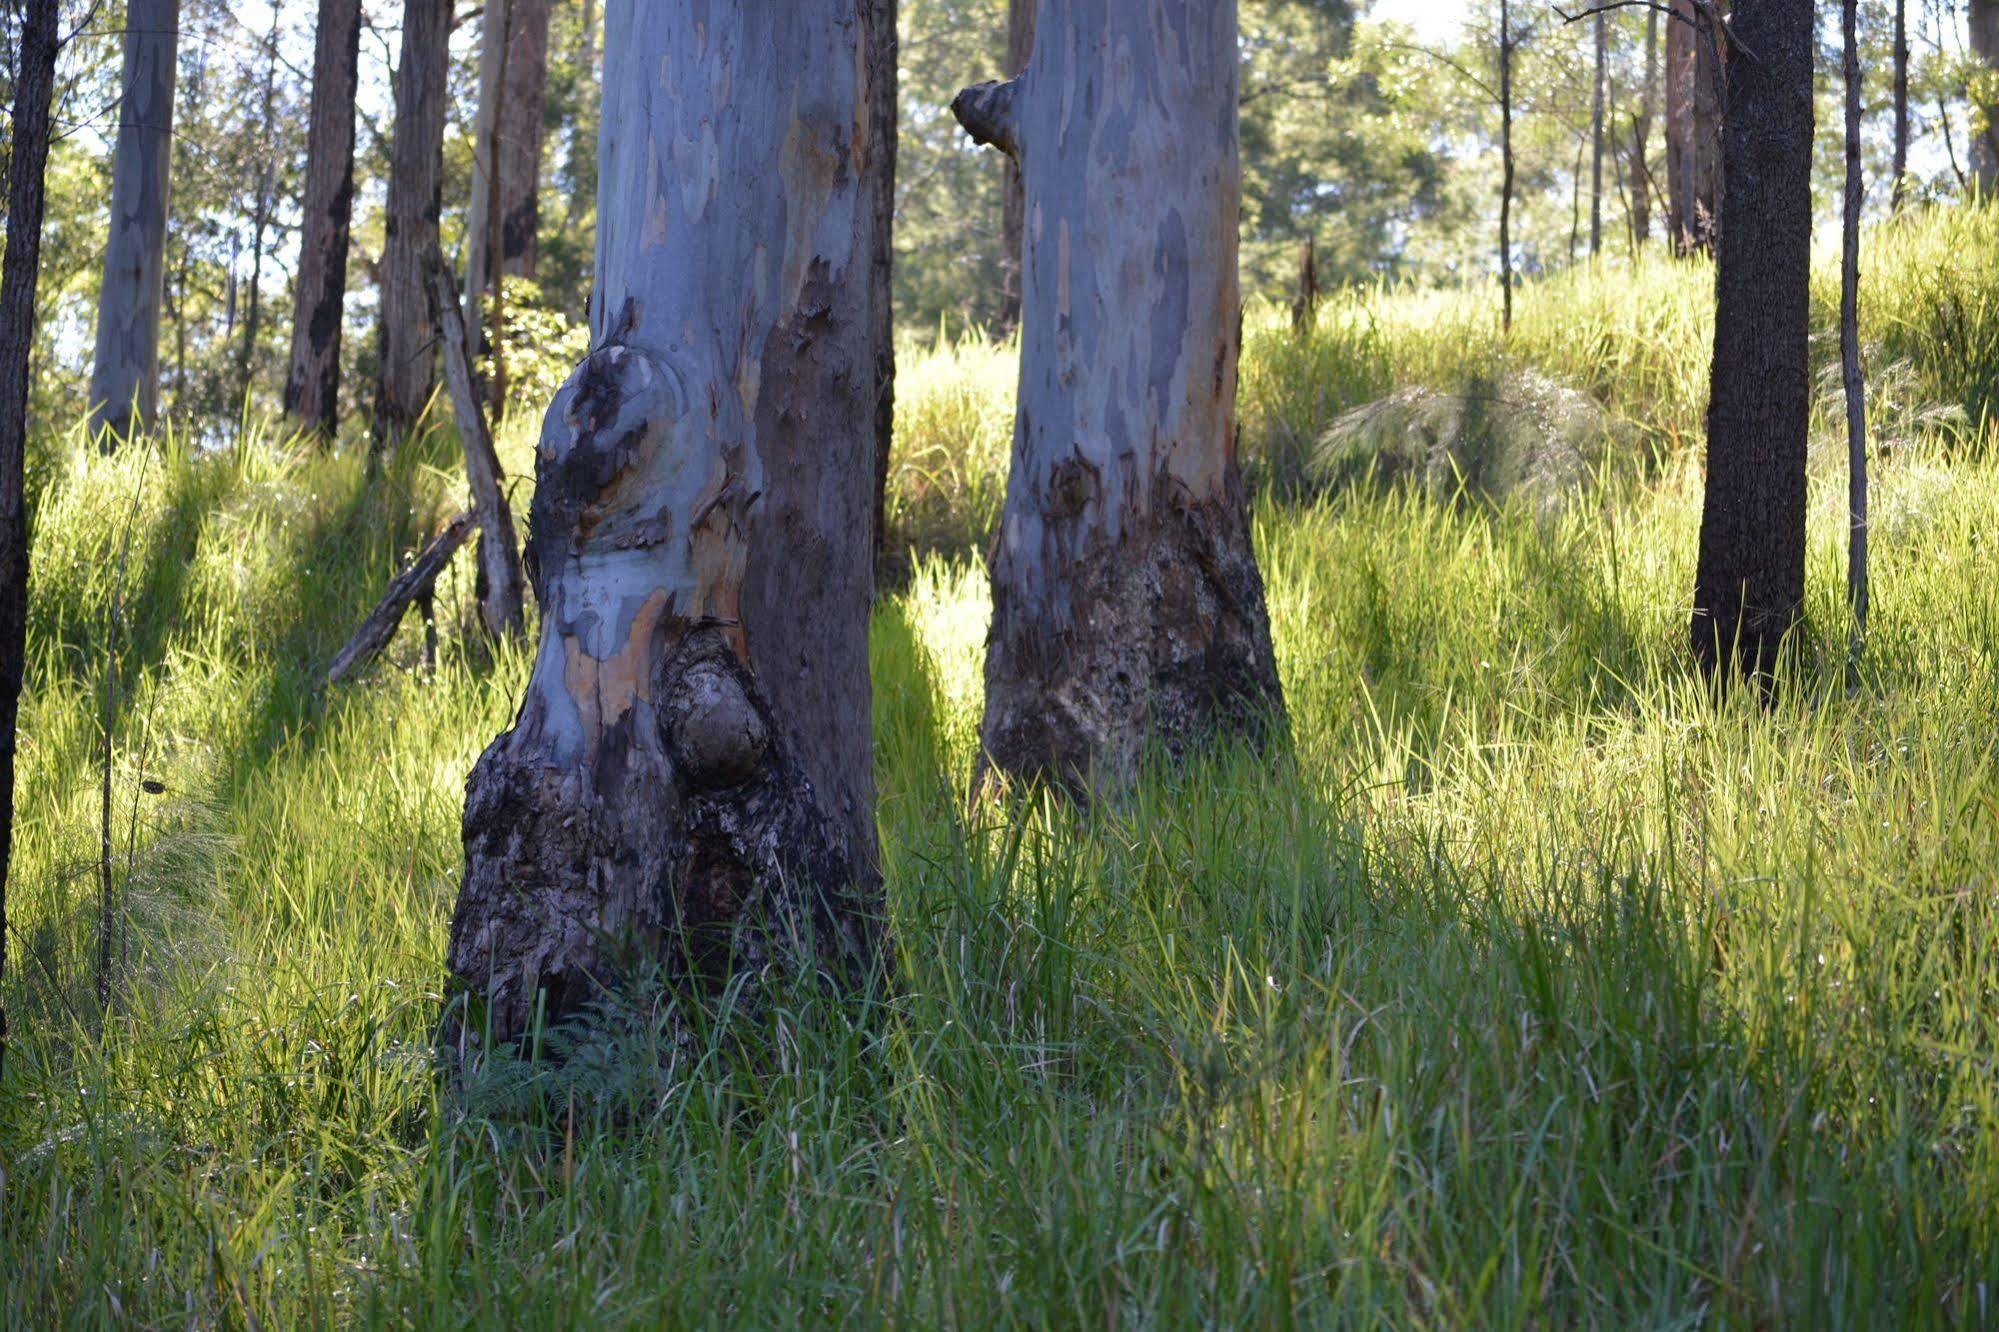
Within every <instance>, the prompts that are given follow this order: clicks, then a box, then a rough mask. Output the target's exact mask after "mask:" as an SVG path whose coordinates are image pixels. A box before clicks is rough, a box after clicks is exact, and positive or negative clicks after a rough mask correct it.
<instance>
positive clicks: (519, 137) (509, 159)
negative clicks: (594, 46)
mask: <svg viewBox="0 0 1999 1332" xmlns="http://www.w3.org/2000/svg"><path fill="white" fill-rule="evenodd" d="M502 79H503V83H502V86H503V88H504V96H502V97H501V99H500V111H499V118H498V123H497V124H496V125H495V126H494V132H495V133H496V134H497V135H498V153H497V155H498V158H499V163H498V170H497V171H496V172H495V173H494V190H495V196H496V198H497V200H498V204H499V210H500V216H499V233H500V244H499V254H498V256H497V266H498V268H499V271H500V273H501V275H502V276H505V277H525V278H531V277H533V276H535V273H536V270H537V267H538V264H539V259H540V244H541V144H542V113H543V110H544V108H545V107H546V106H547V104H548V0H509V8H508V18H507V60H506V68H505V69H504V70H503V71H502Z"/></svg>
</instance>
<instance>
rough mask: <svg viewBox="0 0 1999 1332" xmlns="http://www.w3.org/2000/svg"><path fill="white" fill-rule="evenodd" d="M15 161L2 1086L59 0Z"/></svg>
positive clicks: (1, 373)
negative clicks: (32, 365) (30, 453)
mask: <svg viewBox="0 0 1999 1332" xmlns="http://www.w3.org/2000/svg"><path fill="white" fill-rule="evenodd" d="M23 8H24V10H25V12H24V13H23V14H22V16H21V50H20V62H19V64H18V65H17V66H16V68H15V71H14V114H13V120H12V122H11V123H10V124H9V125H8V129H9V130H10V131H11V135H12V138H11V142H10V143H9V149H10V151H9V155H8V161H7V177H8V181H7V249H6V255H5V257H4V258H0V1087H4V1086H5V1083H6V1069H7V1009H6V990H5V983H6V979H7V873H8V867H9V865H10V864H11V862H12V860H13V854H14V756H15V751H16V735H17V733H18V730H19V722H20V711H21V683H22V677H23V673H24V672H25V670H26V665H27V656H28V510H27V476H26V462H27V447H28V365H29V358H30V356H31V354H32V353H33V351H34V346H35V289H36V285H37V281H38V279H39V276H40V268H41V249H42V212H43V204H44V202H45V198H44V192H43V179H44V175H43V173H44V170H45V169H46V167H47V166H48V158H49V103H50V99H51V96H52V95H53V93H54V91H55V69H56V48H57V45H58V40H59V39H58V35H57V26H56V18H57V12H56V11H57V8H58V6H57V2H56V0H27V4H26V5H25V6H24V7H23Z"/></svg>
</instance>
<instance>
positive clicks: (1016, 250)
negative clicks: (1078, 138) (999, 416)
mask: <svg viewBox="0 0 1999 1332" xmlns="http://www.w3.org/2000/svg"><path fill="white" fill-rule="evenodd" d="M1039 3H1040V0H1007V6H1006V76H1007V77H1008V78H1010V79H1017V78H1019V77H1020V75H1021V73H1022V72H1023V71H1024V70H1025V69H1026V68H1027V62H1028V59H1029V58H1030V57H1031V56H1033V54H1034V10H1035V7H1036V6H1037V5H1038V4H1039ZM1000 169H1001V170H1002V171H1004V172H1005V173H1006V180H1005V183H1004V185H1003V186H1002V188H1003V189H1004V190H1005V191H1006V197H1005V200H1004V202H1003V204H1002V209H1003V211H1002V213H1001V219H1000V309H999V330H1000V332H1001V333H1003V334H1005V333H1012V332H1013V331H1014V330H1015V329H1016V328H1019V327H1020V290H1021V251H1022V249H1023V248H1024V246H1025V243H1026V242H1025V237H1026V235H1027V192H1026V190H1025V188H1024V187H1023V185H1022V183H1021V178H1020V163H1019V162H1018V161H1016V160H1015V159H1014V157H1013V156H1012V155H1011V154H1007V155H1006V156H1005V157H1004V158H1003V159H1002V162H1001V168H1000Z"/></svg>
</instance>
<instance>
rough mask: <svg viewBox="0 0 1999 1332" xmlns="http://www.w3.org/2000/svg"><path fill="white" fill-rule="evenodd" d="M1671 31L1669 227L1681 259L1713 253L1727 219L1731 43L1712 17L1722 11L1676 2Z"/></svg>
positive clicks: (1668, 70)
mask: <svg viewBox="0 0 1999 1332" xmlns="http://www.w3.org/2000/svg"><path fill="white" fill-rule="evenodd" d="M1673 7H1674V12H1675V17H1674V19H1673V20H1672V22H1670V23H1668V24H1667V25H1666V33H1667V36H1666V180H1667V187H1666V189H1667V211H1668V224H1669V226H1670V229H1671V232H1672V241H1673V247H1674V249H1675V250H1677V251H1678V252H1680V253H1681V254H1697V253H1707V252H1710V251H1712V250H1713V248H1714V242H1715V237H1716V232H1717V231H1718V229H1719V227H1720V219H1721V206H1722V205H1721V188H1722V173H1721V134H1722V89H1723V79H1724V73H1725V66H1726V61H1727V49H1728V39H1727V37H1726V35H1725V34H1724V33H1723V32H1722V31H1721V30H1720V28H1719V27H1718V26H1717V25H1716V24H1714V23H1713V22H1711V21H1710V20H1709V18H1708V17H1707V14H1708V13H1709V12H1712V11H1713V10H1714V9H1717V8H1719V6H1696V5H1695V4H1694V3H1693V0H1673Z"/></svg>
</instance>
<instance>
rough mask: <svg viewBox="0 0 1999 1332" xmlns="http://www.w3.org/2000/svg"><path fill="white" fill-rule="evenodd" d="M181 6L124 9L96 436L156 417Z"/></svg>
mask: <svg viewBox="0 0 1999 1332" xmlns="http://www.w3.org/2000/svg"><path fill="white" fill-rule="evenodd" d="M179 45H180V0H128V3H127V5H126V7H125V64H124V70H123V74H122V76H121V85H120V86H121V89H122V91H121V92H120V94H119V98H118V138H117V146H116V147H115V148H114V149H113V150H112V156H111V230H110V234H109V236H108V237H107V238H106V241H105V247H104V286H103V288H102V290H101V291H100V292H99V294H98V306H97V355H96V361H95V369H94V370H93V371H92V372H91V377H90V427H91V429H92V430H93V431H99V430H108V431H109V432H110V434H111V436H112V437H113V438H122V437H124V436H126V435H128V434H130V433H131V432H132V431H133V430H134V429H135V428H136V429H149V428H151V426H152V424H153V422H154V419H155V417H156V416H157V414H158V410H159V391H160V304H161V301H162V299H163V295H164V292H163V286H164V282H165V278H166V248H167V195H168V192H169V188H170V180H171V176H172V163H173V129H174V76H175V72H176V55H177V52H178V49H179Z"/></svg>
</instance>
